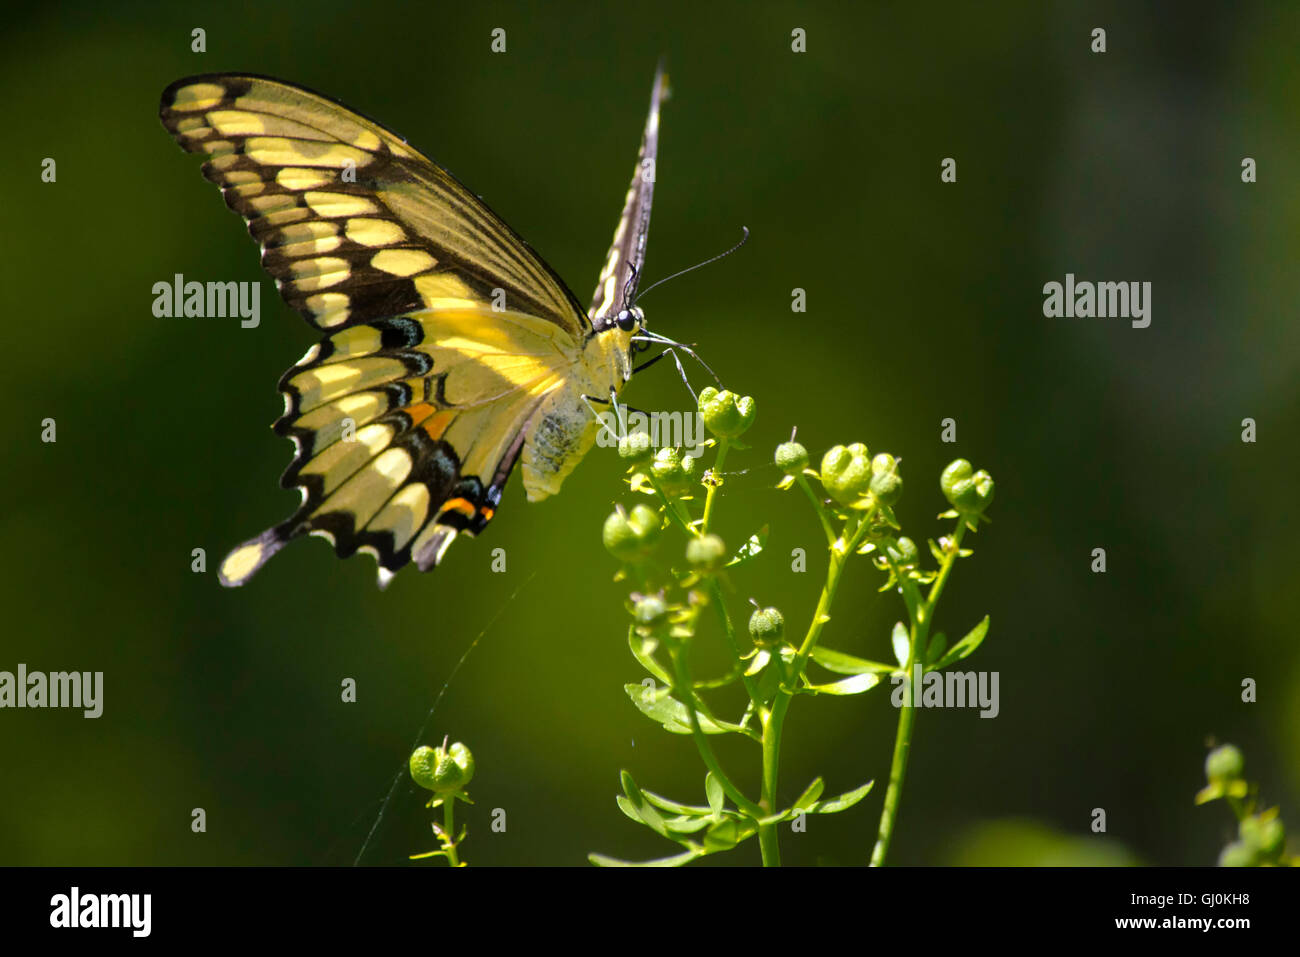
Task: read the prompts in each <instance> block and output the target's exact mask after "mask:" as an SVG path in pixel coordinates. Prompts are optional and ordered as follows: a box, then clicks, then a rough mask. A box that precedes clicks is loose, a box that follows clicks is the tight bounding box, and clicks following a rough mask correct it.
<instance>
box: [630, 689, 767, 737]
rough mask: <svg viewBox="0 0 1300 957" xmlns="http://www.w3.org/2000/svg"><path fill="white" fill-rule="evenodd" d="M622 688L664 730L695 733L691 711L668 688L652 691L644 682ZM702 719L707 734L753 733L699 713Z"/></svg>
mask: <svg viewBox="0 0 1300 957" xmlns="http://www.w3.org/2000/svg"><path fill="white" fill-rule="evenodd" d="M623 690H624V691H626V692H627V696H628V697H629V698H631V699H632V703H633V704H634V705H636V706H637V708H638V709H639V710H640V711H641V713H642V714H644V715H645V716H646V717H648V718H651V719H653V720H655V721H658V722H659V723H660V724H662V725H663V726H664V730H665V731H669V732H671V733H673V734H692V733H693V730H692V728H691V718H690V711H688V710H687V708H686V705H684V704H682V703H681V702H680V701H678V700H677V699H676V698H674V697H673V696H672V694H671V692H670V691H669V689H667V688H655V689H654V691H650V690H649V689H648V688H646V687H645V686H644V685H639V684H626V685H624V686H623ZM696 713H697V714H698V715H699V719H700V730H701V731H703V732H704V733H705V734H726V733H727V732H729V731H731V732H734V733H736V734H743V735H746V736H748V737H752V736H753V735H754V733H755V732H754V731H752V730H751V729H749V728H744V727H741V726H740V725H738V724H730V723H729V722H726V721H719V720H715V719H713V718H710V717H709V716H708V715H706V714H702V713H700V712H696Z"/></svg>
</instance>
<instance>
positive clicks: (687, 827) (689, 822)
mask: <svg viewBox="0 0 1300 957" xmlns="http://www.w3.org/2000/svg"><path fill="white" fill-rule="evenodd" d="M712 823H713V821H712V819H711V818H709V817H708V816H707V815H706V816H704V817H694V816H692V815H682V816H681V817H670V818H666V819H665V820H664V827H666V828H668V830H669V831H671V832H672V833H673V834H694V833H695V832H696V831H702V830H704V828H706V827H709V826H710V825H711V824H712Z"/></svg>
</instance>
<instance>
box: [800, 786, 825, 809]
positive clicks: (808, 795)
mask: <svg viewBox="0 0 1300 957" xmlns="http://www.w3.org/2000/svg"><path fill="white" fill-rule="evenodd" d="M825 789H826V782H825V781H823V780H822V779H821V778H814V779H813V782H812V784H810V785H808V787H806V788H804V792H803V794H800V795H799V799H798V800H797V801H795V802H794V807H795V810H797V811H806V810H808V808H810V807H812V806H813V805H814V804H816V803H817V799H818V798H819V797H821V796H822V791H824V790H825Z"/></svg>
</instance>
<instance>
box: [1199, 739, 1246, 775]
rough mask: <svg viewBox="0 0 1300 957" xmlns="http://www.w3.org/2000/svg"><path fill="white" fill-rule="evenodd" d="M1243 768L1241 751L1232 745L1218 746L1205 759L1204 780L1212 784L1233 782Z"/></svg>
mask: <svg viewBox="0 0 1300 957" xmlns="http://www.w3.org/2000/svg"><path fill="white" fill-rule="evenodd" d="M1245 768H1246V759H1245V757H1244V756H1243V755H1242V753H1241V749H1240V748H1238V747H1236V746H1235V745H1232V744H1224V745H1220V746H1219V747H1217V748H1215V749H1214V750H1213V751H1211V752H1210V753H1209V754H1208V755H1206V757H1205V778H1206V780H1208V781H1209V782H1210V783H1212V784H1223V783H1227V782H1228V781H1235V780H1237V779H1238V778H1240V777H1241V772H1242V771H1244V770H1245Z"/></svg>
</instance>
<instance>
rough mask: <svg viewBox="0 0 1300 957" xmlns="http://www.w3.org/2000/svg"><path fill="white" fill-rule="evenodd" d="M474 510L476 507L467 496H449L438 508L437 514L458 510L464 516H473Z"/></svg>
mask: <svg viewBox="0 0 1300 957" xmlns="http://www.w3.org/2000/svg"><path fill="white" fill-rule="evenodd" d="M475 511H477V509H475V508H474V503H473V502H471V501H470V500H469V499H467V498H449V499H447V501H445V502H443V503H442V507H441V508H440V509H438V513H439V514H441V513H443V512H460V514H462V515H464V516H465V517H466V518H473V517H474V513H475Z"/></svg>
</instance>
